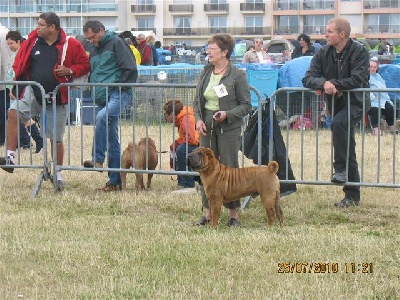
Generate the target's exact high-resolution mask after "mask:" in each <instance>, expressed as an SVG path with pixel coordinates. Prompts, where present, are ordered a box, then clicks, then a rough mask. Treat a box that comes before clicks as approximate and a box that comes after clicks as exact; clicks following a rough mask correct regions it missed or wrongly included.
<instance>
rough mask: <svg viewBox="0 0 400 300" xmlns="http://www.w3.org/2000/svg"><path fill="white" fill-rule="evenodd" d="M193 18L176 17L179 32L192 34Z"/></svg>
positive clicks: (177, 31)
mask: <svg viewBox="0 0 400 300" xmlns="http://www.w3.org/2000/svg"><path fill="white" fill-rule="evenodd" d="M191 23H192V18H190V17H176V18H174V25H175V29H176V33H177V34H191Z"/></svg>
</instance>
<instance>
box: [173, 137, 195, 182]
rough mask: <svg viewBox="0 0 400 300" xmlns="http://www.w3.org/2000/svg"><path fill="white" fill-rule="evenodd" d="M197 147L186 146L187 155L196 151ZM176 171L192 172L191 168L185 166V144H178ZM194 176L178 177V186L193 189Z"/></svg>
mask: <svg viewBox="0 0 400 300" xmlns="http://www.w3.org/2000/svg"><path fill="white" fill-rule="evenodd" d="M197 147H198V146H191V145H188V154H189V153H190V152H192V151H193V150H194V149H196V148H197ZM175 151H176V164H175V170H176V171H186V168H187V169H188V171H192V169H191V168H189V167H188V166H187V163H186V161H187V159H186V144H180V145H179V146H178V147H177V148H176V149H175ZM194 182H195V180H194V176H184V175H178V185H180V186H183V187H184V188H193V187H194Z"/></svg>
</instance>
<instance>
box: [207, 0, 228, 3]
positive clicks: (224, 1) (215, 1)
mask: <svg viewBox="0 0 400 300" xmlns="http://www.w3.org/2000/svg"><path fill="white" fill-rule="evenodd" d="M210 4H226V0H210Z"/></svg>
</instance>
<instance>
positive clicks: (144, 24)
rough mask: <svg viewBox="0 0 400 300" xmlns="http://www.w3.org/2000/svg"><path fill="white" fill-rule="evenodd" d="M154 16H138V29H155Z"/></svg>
mask: <svg viewBox="0 0 400 300" xmlns="http://www.w3.org/2000/svg"><path fill="white" fill-rule="evenodd" d="M153 29H154V18H143V17H140V18H137V30H153Z"/></svg>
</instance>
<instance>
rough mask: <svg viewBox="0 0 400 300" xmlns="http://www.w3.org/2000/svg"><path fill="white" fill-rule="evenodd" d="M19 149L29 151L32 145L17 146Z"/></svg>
mask: <svg viewBox="0 0 400 300" xmlns="http://www.w3.org/2000/svg"><path fill="white" fill-rule="evenodd" d="M19 147H20V148H22V149H30V148H31V147H32V144H23V145H19Z"/></svg>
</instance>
